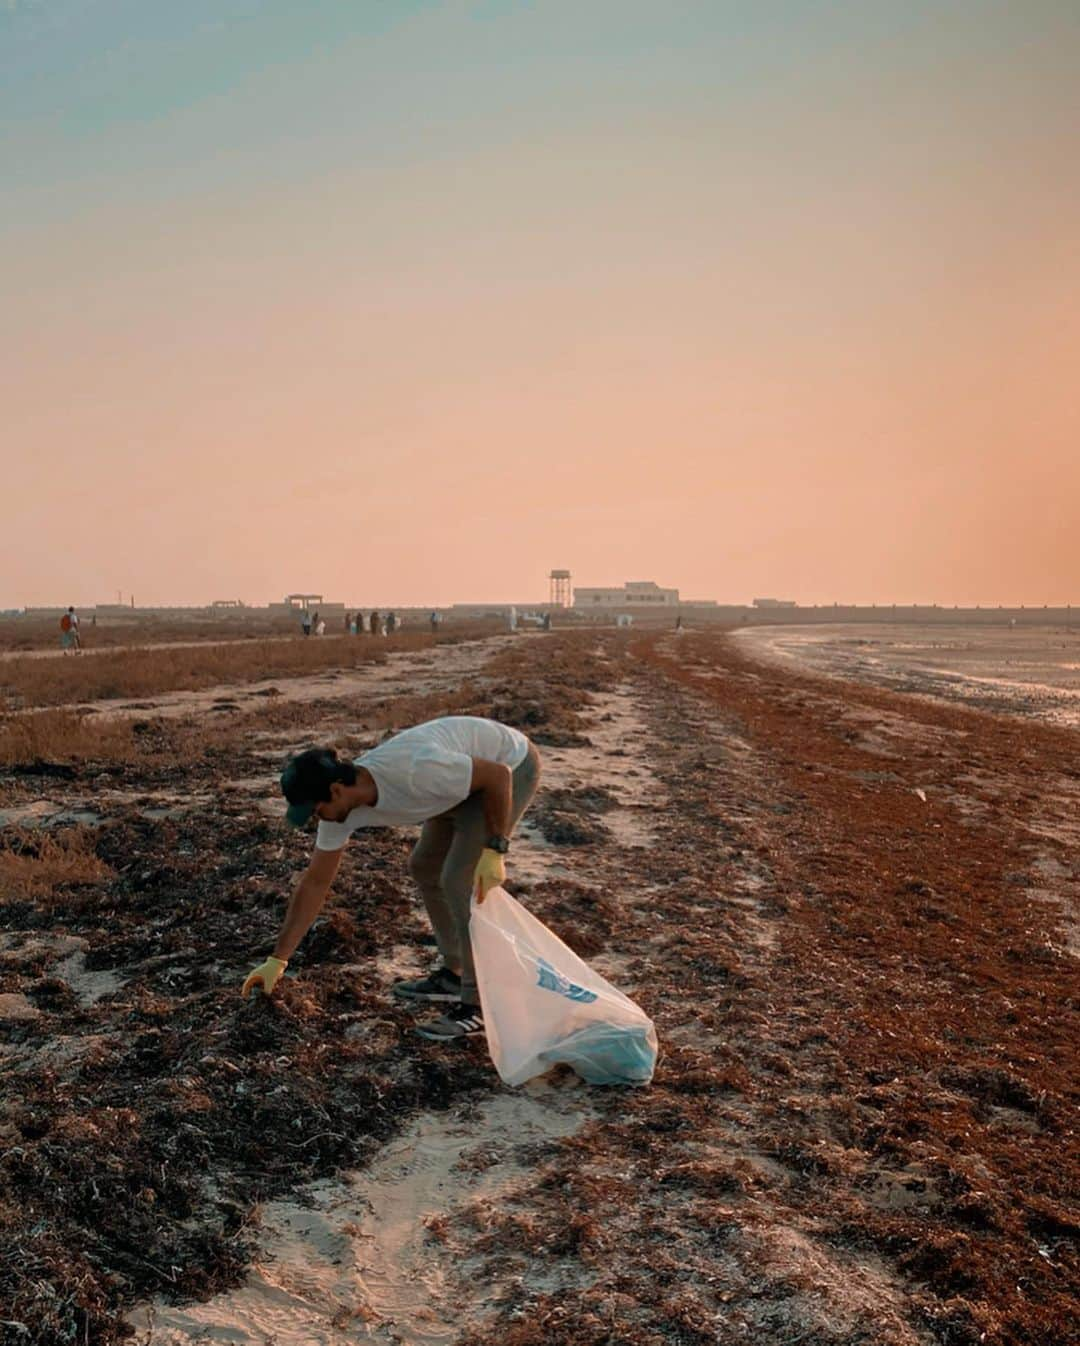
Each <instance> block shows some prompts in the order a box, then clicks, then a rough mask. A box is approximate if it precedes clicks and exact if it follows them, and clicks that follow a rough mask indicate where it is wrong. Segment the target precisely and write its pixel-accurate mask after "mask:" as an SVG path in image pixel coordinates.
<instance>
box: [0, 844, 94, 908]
mask: <svg viewBox="0 0 1080 1346" xmlns="http://www.w3.org/2000/svg"><path fill="white" fill-rule="evenodd" d="M110 878H112V870H111V869H110V868H109V866H108V865H107V864H105V862H104V861H103V860H101V859H99V858H98V856H97V855H96V854H95V853H94V835H93V833H92V832H91V831H90V830H89V829H87V828H83V827H71V828H65V829H64V830H63V831H60V832H45V831H42V830H41V829H40V828H38V829H35V830H33V831H25V830H17V829H9V830H8V832H7V833H6V835H5V837H4V842H3V849H0V894H2V895H3V898H2V900H3V901H5V902H20V901H30V900H33V901H38V902H40V901H41V900H42V899H47V898H49V897H51V896H52V894H53V892H54V891H55V890H56V889H57V888H61V887H66V886H68V885H70V884H75V883H78V884H84V883H104V882H105V881H106V880H107V879H110Z"/></svg>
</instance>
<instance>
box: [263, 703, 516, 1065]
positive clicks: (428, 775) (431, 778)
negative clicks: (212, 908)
mask: <svg viewBox="0 0 1080 1346" xmlns="http://www.w3.org/2000/svg"><path fill="white" fill-rule="evenodd" d="M539 779H540V757H539V754H538V753H537V751H536V748H535V746H534V745H533V744H532V743H531V742H530V741H529V739H527V738H526V737H525V735H524V734H522V733H520V732H519V731H518V730H517V729H511V728H510V726H509V725H505V724H500V723H499V722H498V721H497V720H487V719H481V718H479V717H477V716H472V715H448V716H444V717H443V718H441V719H438V720H429V721H427V722H426V723H424V724H419V725H416V726H415V727H413V728H412V729H405V730H403V731H402V732H401V733H400V734H395V735H394V737H393V738H389V739H387V740H386V741H385V742H384V743H380V744H379V745H378V747H375V748H372V749H371V750H370V751H369V752H366V753H363V754H362V755H361V756H360V757H357V758H355V759H354V760H352V761H349V760H347V759H342V758H340V757H338V756H337V754H336V753H335V752H334V751H333V749H332V748H309V749H308V750H307V751H306V752H302V753H300V754H299V755H298V756H296V757H293V758H291V759H290V761H289V762H288V763H287V764H286V767H285V770H284V772H283V773H282V776H281V789H282V793H283V794H284V795H285V798H286V800H287V801H288V808H287V809H286V818H287V819H288V821H289V822H290V823H292V824H293V825H294V826H297V827H302V826H304V824H305V823H306V822H307V821H308V820H309V819H310V818H311V817H312V816H314V817H316V818H317V819H318V830H317V831H316V834H315V850H314V853H313V855H312V857H311V860H310V862H309V864H308V867H307V869H306V870H305V871H304V873H303V874H302V875H301V876H300V879H299V881H298V882H297V884H296V888H295V890H294V892H293V895H292V898H291V900H290V902H289V907H288V911H287V913H286V915H285V920H284V923H283V925H282V927H281V931H280V933H279V935H278V937H277V942H276V943H275V945H274V952H273V954H272V956H271V957H269V958H267V959H265V960H264V961H263V962H262V963H260V964H259V966H258V967H257V968H255V970H254V971H253V972H252V973H250V975H249V976H248V978H247V980H246V981H245V982H244V985H243V987H242V990H241V994H242V995H244V996H247V995H249V994H250V992H251V990H252V989H253V988H254V987H255V986H260V987H261V988H262V990H263V991H264V993H265V994H267V995H269V994H270V993H271V992H272V991H273V989H274V987H275V985H276V984H277V982H278V980H279V979H280V977H281V975H282V973H283V972H284V971H285V968H286V966H287V964H288V961H289V959H290V958H291V957H292V955H293V952H294V951H295V949H296V947H297V945H298V944H299V943H300V941H301V940H302V939H303V938H304V936H305V934H306V933H307V931H308V930H309V928H310V927H311V924H312V922H313V921H314V920H315V917H316V916H317V915H318V914H319V912H320V911H321V910H322V907H323V904H324V903H325V901H326V898H327V895H328V894H329V892H330V886H331V884H332V883H333V881H334V877H335V875H336V874H337V870H338V865H339V864H340V862H341V854H342V849H343V847H344V846H345V843H346V842H347V841H348V839H349V837H350V836H351V835H352V834H353V832H355V831H358V830H360V829H362V828H366V827H408V826H412V825H414V824H418V823H419V824H422V828H421V832H420V838H419V840H418V841H417V843H416V845H415V846H414V847H413V850H412V854H411V856H410V859H409V872H410V874H411V875H412V878H413V880H414V882H415V883H416V885H417V887H418V888H419V889H420V894H421V896H422V898H423V901H424V906H425V908H426V909H427V914H428V917H429V918H430V920H431V924H432V928H433V929H434V931H435V941H436V944H437V946H438V949H439V953H440V955H441V957H442V963H441V965H440V966H439V967H438V968H436V969H435V971H433V972H432V973H430V974H429V975H428V976H425V977H418V978H414V979H412V980H409V981H402V982H398V983H397V984H396V985H395V986H394V988H393V993H394V995H395V996H397V997H398V999H400V1000H404V1001H409V1002H412V1003H415V1004H418V1005H425V1004H429V1005H442V1006H445V1007H446V1009H445V1012H444V1013H443V1014H441V1015H440V1016H439V1017H438V1018H436V1019H433V1020H432V1021H430V1022H428V1023H425V1024H422V1025H421V1026H420V1027H419V1028H418V1029H417V1030H416V1031H417V1032H418V1033H420V1035H421V1036H422V1037H426V1038H430V1039H432V1040H433V1041H437V1042H442V1041H454V1040H457V1039H460V1038H466V1037H472V1036H475V1035H477V1034H480V1033H482V1032H483V1031H484V1020H483V1014H482V1012H481V1009H480V996H479V992H478V991H477V986H476V969H475V967H474V966H473V955H472V945H471V942H470V939H469V915H470V900H471V898H472V897H473V895H474V893H475V896H476V900H477V902H482V901H483V900H484V898H485V897H486V896H487V894H488V892H489V891H490V890H491V889H492V888H494V887H496V886H497V885H499V884H501V883H503V881H504V880H505V878H506V861H505V856H506V854H507V852H508V851H509V849H510V837H511V834H512V832H513V830H514V827H515V825H516V824H517V822H518V820H519V819H520V817H521V815H522V814H523V813H524V812H525V810H526V808H527V807H528V806H529V803H530V802H531V800H532V798H533V796H534V795H535V794H536V788H537V785H538V783H539Z"/></svg>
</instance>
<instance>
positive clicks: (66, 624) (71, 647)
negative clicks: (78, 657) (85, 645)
mask: <svg viewBox="0 0 1080 1346" xmlns="http://www.w3.org/2000/svg"><path fill="white" fill-rule="evenodd" d="M60 648H61V649H62V650H63V651H64V653H65V654H67V653H68V652H69V651H72V652H73V653H75V654H81V653H82V641H81V640H80V639H79V614H78V613H77V612H76V611H75V609H74V608H73V607H69V608H68V610H67V612H65V613H64V615H63V616H62V617H61V618H60Z"/></svg>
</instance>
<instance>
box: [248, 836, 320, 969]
mask: <svg viewBox="0 0 1080 1346" xmlns="http://www.w3.org/2000/svg"><path fill="white" fill-rule="evenodd" d="M340 864H341V851H319V850H316V851H315V852H314V853H313V854H312V857H311V860H310V861H309V862H308V867H307V869H305V870H304V872H303V874H301V875H300V878H299V880H298V881H297V884H296V887H295V889H294V890H293V895H292V897H291V898H290V900H289V909H288V911H287V912H286V913H285V920H284V922H283V923H282V926H281V931H280V933H279V934H278V937H277V943H276V944H275V945H274V952H273V955H272V956H271V957H270V958H267V959H266V960H265V961H264V962H262V963H260V964H259V966H258V967H257V968H256V969H255V971H254V972H252V973H251V974H250V975H249V976H248V978H247V980H246V981H245V982H244V985H243V987H242V988H241V991H240V994H241V995H242V996H247V995H248V994H249V993H250V991H251V989H252V987H254V986H259V987H260V988H261V989H262V990H263V991H264V992H265V994H266V995H269V994H270V992H271V991H272V990H273V989H274V987H275V986H276V985H277V982H278V979H279V978H280V977H281V974H282V973H283V972H284V971H285V967H286V964H287V963H288V961H289V959H290V958H291V957H292V956H293V954H294V953H295V952H296V946H297V945H298V944H299V943H300V941H301V940H302V939H303V938H304V936H305V935H306V934H307V932H308V931H309V930H310V929H311V923H312V922H313V921H314V919H315V917H316V916H318V914H319V912H320V911H322V909H323V903H324V902H325V901H326V898H327V895H328V894H329V892H330V885H331V884H332V883H333V882H334V876H335V875H336V874H337V872H338V866H339V865H340Z"/></svg>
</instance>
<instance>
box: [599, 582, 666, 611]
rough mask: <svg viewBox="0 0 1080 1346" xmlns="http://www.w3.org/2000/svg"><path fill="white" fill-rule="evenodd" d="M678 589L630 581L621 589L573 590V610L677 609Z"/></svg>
mask: <svg viewBox="0 0 1080 1346" xmlns="http://www.w3.org/2000/svg"><path fill="white" fill-rule="evenodd" d="M678 606H679V591H678V589H661V588H660V586H659V585H658V584H654V583H653V581H652V580H631V581H629V583H627V584H624V585H623V586H622V588H621V589H575V590H574V609H575V611H577V612H597V611H600V610H602V609H604V608H629V609H630V610H631V611H638V612H647V611H649V610H650V609H656V608H677V607H678Z"/></svg>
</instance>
